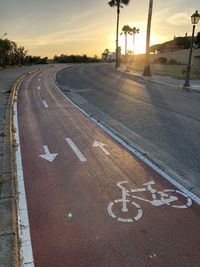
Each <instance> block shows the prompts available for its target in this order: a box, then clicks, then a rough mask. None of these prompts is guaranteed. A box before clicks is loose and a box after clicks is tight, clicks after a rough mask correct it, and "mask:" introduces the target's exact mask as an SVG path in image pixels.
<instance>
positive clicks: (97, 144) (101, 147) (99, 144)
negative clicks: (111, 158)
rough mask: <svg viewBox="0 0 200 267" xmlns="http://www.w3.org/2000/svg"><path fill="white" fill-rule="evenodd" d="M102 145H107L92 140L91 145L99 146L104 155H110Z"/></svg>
mask: <svg viewBox="0 0 200 267" xmlns="http://www.w3.org/2000/svg"><path fill="white" fill-rule="evenodd" d="M104 146H107V145H106V144H104V143H101V142H97V141H94V144H93V145H92V147H99V148H100V149H101V150H102V151H103V152H104V153H105V154H106V155H110V153H109V152H108V151H107V150H106V149H105V148H104Z"/></svg>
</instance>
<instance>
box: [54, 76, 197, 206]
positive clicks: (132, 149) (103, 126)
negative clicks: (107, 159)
mask: <svg viewBox="0 0 200 267" xmlns="http://www.w3.org/2000/svg"><path fill="white" fill-rule="evenodd" d="M51 80H52V82H53V84H54V86H55V88H56V89H57V90H58V92H59V93H60V94H61V95H62V96H64V97H65V98H66V99H67V101H69V102H70V103H71V104H72V105H73V106H74V107H76V108H77V109H78V110H79V111H80V112H82V113H83V114H84V115H85V116H86V117H88V118H89V119H90V120H91V121H93V122H94V123H95V124H96V125H97V126H99V127H100V128H101V129H102V130H103V131H104V132H106V133H107V134H108V135H110V136H111V137H112V138H113V139H114V140H115V141H117V142H118V143H119V144H121V145H122V146H124V147H125V148H126V149H128V151H130V152H131V153H132V154H134V155H135V156H136V157H138V158H139V159H141V160H142V161H143V162H145V163H146V164H147V165H148V166H149V167H151V168H152V169H153V170H155V171H156V172H157V173H159V174H160V175H161V176H162V177H164V178H165V179H166V180H167V181H168V182H170V183H171V184H173V185H174V186H175V187H176V188H178V189H179V190H181V191H182V192H183V193H185V194H186V195H187V196H188V197H190V198H191V199H192V200H194V201H195V202H196V203H197V204H198V205H200V197H198V196H197V195H196V194H194V193H193V192H191V191H190V190H189V189H187V188H186V187H185V186H184V185H182V184H180V183H179V182H178V181H176V180H175V179H174V178H173V177H172V176H171V175H169V174H167V173H166V172H164V171H163V170H162V169H161V168H160V167H158V166H156V165H155V164H154V163H153V162H151V160H149V159H148V158H147V157H145V156H144V155H142V153H141V152H140V151H139V150H138V149H137V148H135V147H133V146H131V145H129V144H128V143H127V142H126V141H124V140H123V139H122V138H120V137H119V134H117V133H115V131H114V130H112V128H111V129H110V128H109V127H108V126H107V125H106V124H104V123H103V122H100V121H99V120H97V119H95V118H94V117H92V116H91V115H90V114H88V113H87V112H86V111H84V110H83V109H82V108H80V107H79V106H78V105H77V104H75V103H74V102H73V101H72V100H71V99H70V98H69V97H67V96H66V95H65V94H64V93H63V92H62V91H61V90H60V89H59V86H58V84H57V82H56V73H54V76H52V78H51Z"/></svg>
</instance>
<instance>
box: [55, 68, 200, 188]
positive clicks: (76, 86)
mask: <svg viewBox="0 0 200 267" xmlns="http://www.w3.org/2000/svg"><path fill="white" fill-rule="evenodd" d="M57 83H58V85H59V86H60V88H61V89H62V91H63V92H64V93H65V94H66V95H67V96H68V97H70V98H71V99H72V100H73V101H74V102H75V103H77V104H78V105H79V106H80V107H82V108H83V109H84V110H86V111H87V112H88V113H89V114H91V115H93V116H95V117H96V118H97V119H98V120H100V121H102V122H104V123H106V125H108V126H109V127H111V128H112V129H114V130H115V131H116V132H117V133H120V135H121V136H125V137H128V139H129V140H131V141H132V142H133V143H134V144H135V145H136V146H138V147H139V148H141V149H142V150H143V151H145V152H146V153H147V154H149V156H150V157H151V158H153V160H154V159H155V160H156V161H157V162H158V161H160V162H159V163H161V165H164V166H165V165H166V168H169V169H170V170H172V171H174V172H175V173H177V174H178V175H180V176H181V177H182V179H185V181H187V180H189V181H190V184H191V187H194V188H198V187H200V179H199V174H200V160H199V159H200V142H199V140H200V139H199V137H200V105H199V102H200V94H191V93H187V92H184V91H183V90H181V89H178V88H172V87H168V86H162V85H160V84H155V83H151V82H148V81H144V80H142V79H140V78H136V77H133V76H131V75H129V74H127V73H120V72H118V71H115V70H114V69H113V66H112V65H110V64H96V65H95V64H88V65H78V66H76V65H75V66H71V67H68V68H66V69H63V70H61V71H60V72H58V74H57Z"/></svg>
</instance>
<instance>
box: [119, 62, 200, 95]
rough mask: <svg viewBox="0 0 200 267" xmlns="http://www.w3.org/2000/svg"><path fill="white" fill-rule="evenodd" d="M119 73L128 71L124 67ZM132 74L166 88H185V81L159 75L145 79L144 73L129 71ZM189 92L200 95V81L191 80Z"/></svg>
mask: <svg viewBox="0 0 200 267" xmlns="http://www.w3.org/2000/svg"><path fill="white" fill-rule="evenodd" d="M119 71H123V72H125V71H126V66H124V65H122V66H121V67H120V68H119ZM129 73H130V74H132V75H134V76H137V77H140V78H142V79H144V80H147V81H150V82H154V83H158V84H162V85H166V86H170V87H179V88H183V84H184V79H176V78H173V77H168V76H158V75H153V76H152V77H144V76H143V75H142V71H141V72H140V71H134V70H132V69H131V70H130V71H129ZM188 91H191V92H194V93H200V79H191V80H190V88H188Z"/></svg>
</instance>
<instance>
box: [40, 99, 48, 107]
mask: <svg viewBox="0 0 200 267" xmlns="http://www.w3.org/2000/svg"><path fill="white" fill-rule="evenodd" d="M42 103H43V105H44V106H45V108H48V107H49V106H48V104H47V102H46V101H45V100H43V101H42Z"/></svg>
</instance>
